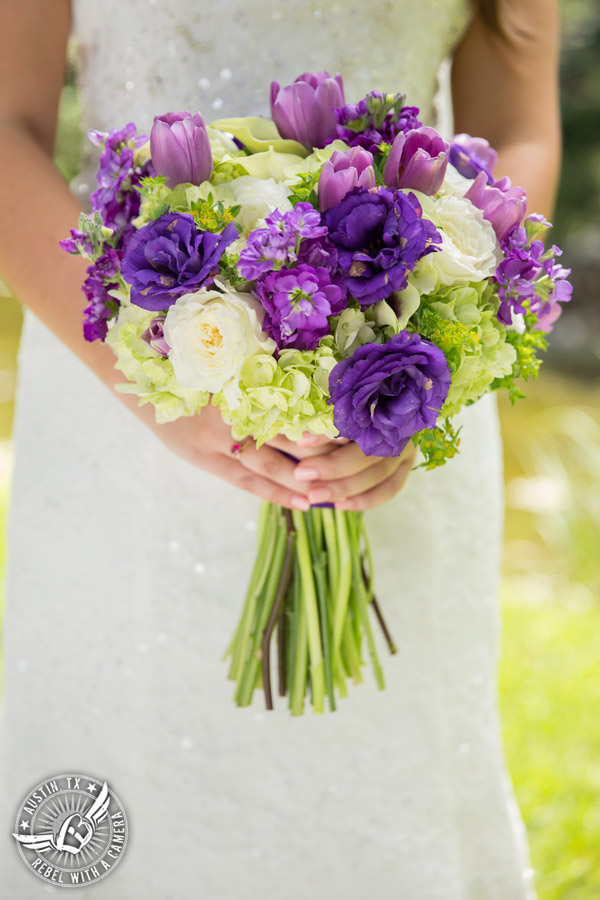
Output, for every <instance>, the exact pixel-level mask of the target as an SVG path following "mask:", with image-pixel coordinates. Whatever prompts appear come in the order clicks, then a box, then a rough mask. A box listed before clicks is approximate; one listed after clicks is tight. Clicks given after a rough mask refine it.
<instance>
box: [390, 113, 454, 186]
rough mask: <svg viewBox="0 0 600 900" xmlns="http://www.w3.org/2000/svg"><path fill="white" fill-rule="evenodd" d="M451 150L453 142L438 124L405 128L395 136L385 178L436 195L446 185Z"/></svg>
mask: <svg viewBox="0 0 600 900" xmlns="http://www.w3.org/2000/svg"><path fill="white" fill-rule="evenodd" d="M449 153H450V146H449V144H448V143H447V142H446V141H445V140H444V139H443V137H442V136H441V135H440V134H438V132H437V131H436V130H435V128H427V127H422V128H414V129H412V130H411V131H407V132H406V133H403V132H402V133H400V134H398V135H397V136H396V137H395V138H394V143H393V144H392V149H391V150H390V152H389V155H388V158H387V159H386V161H385V166H384V169H383V180H384V182H385V184H387V186H388V187H393V188H412V190H415V191H421V192H422V193H423V194H431V195H433V194H435V193H436V192H437V191H439V189H440V188H441V186H442V182H443V180H444V175H445V174H446V168H447V166H448V155H449Z"/></svg>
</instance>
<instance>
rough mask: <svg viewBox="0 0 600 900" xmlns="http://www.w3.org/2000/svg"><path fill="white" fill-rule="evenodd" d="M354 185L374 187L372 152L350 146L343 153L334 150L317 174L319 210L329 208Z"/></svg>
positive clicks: (323, 210) (342, 197) (341, 198)
mask: <svg viewBox="0 0 600 900" xmlns="http://www.w3.org/2000/svg"><path fill="white" fill-rule="evenodd" d="M355 187H365V188H372V187H375V169H374V168H373V154H372V153H369V151H368V150H363V148H362V147H352V148H351V149H350V150H346V151H344V152H343V153H340V151H339V150H334V151H333V153H332V154H331V159H328V160H327V161H326V162H324V163H323V166H322V167H321V174H320V175H319V187H318V192H319V206H320V208H321V211H322V212H325V210H326V209H331V207H332V206H335V205H336V203H339V202H340V200H343V199H344V197H345V196H346V194H347V193H348V191H351V190H352V188H355Z"/></svg>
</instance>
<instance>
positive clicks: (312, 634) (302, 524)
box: [292, 509, 325, 713]
mask: <svg viewBox="0 0 600 900" xmlns="http://www.w3.org/2000/svg"><path fill="white" fill-rule="evenodd" d="M292 517H293V519H294V525H295V526H296V535H297V561H298V564H299V567H300V577H301V579H302V606H303V607H304V610H305V613H306V628H307V631H308V649H309V656H310V677H311V689H312V701H313V707H314V711H315V712H317V713H322V712H324V711H325V681H324V677H323V674H324V673H323V652H322V647H321V633H320V628H319V611H318V605H317V597H316V592H315V583H314V579H313V572H312V564H311V558H310V551H309V546H308V537H307V533H306V519H305V514H304V513H302V512H301V511H300V510H296V509H295V510H293V511H292Z"/></svg>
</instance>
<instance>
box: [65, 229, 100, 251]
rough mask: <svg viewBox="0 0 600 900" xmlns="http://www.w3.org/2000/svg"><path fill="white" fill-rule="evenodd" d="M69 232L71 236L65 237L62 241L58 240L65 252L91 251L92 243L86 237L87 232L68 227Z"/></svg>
mask: <svg viewBox="0 0 600 900" xmlns="http://www.w3.org/2000/svg"><path fill="white" fill-rule="evenodd" d="M69 230H70V233H71V237H68V238H65V239H64V241H59V242H58V244H59V246H60V248H61V250H64V251H65V253H80V252H84V253H89V254H91V252H92V243H91V241H90V239H89V238H88V236H87V234H85V233H84V232H83V231H79V230H78V229H77V228H71V229H69Z"/></svg>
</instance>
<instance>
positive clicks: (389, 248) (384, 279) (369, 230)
mask: <svg viewBox="0 0 600 900" xmlns="http://www.w3.org/2000/svg"><path fill="white" fill-rule="evenodd" d="M324 220H325V224H326V225H327V227H328V229H329V238H330V240H331V242H332V243H333V244H334V246H335V247H336V248H337V251H338V271H339V272H340V274H341V275H342V277H343V279H344V281H345V283H346V286H347V287H348V290H349V291H350V293H351V294H352V295H353V296H354V297H356V299H357V300H358V302H359V304H360V306H361V307H362V308H363V309H364V308H365V307H367V306H370V305H371V304H373V303H376V302H377V301H378V300H385V298H386V297H389V296H390V294H391V293H392V292H393V291H401V290H403V289H404V288H405V287H406V284H407V278H408V273H409V272H410V271H412V269H414V267H415V266H416V264H417V262H418V261H419V260H420V259H421V257H423V256H425V255H426V254H427V253H431V252H433V251H434V250H436V249H437V248H436V246H435V245H436V244H440V243H441V240H442V239H441V235H440V234H439V232H438V230H437V229H436V227H435V225H434V224H433V222H430V221H429V220H428V219H425V218H423V210H422V209H421V204H420V203H419V201H418V200H417V198H416V197H415V195H414V194H408V195H407V194H404V193H402V191H391V190H388V189H387V188H376V189H371V190H365V189H364V188H354V189H353V190H352V191H350V193H349V194H347V196H346V197H344V199H343V200H342V201H341V202H340V203H338V204H337V206H334V207H332V208H331V209H329V210H327V212H326V213H324Z"/></svg>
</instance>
